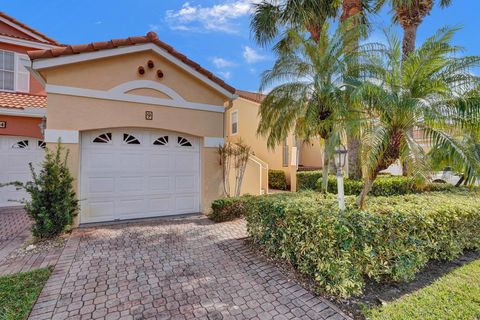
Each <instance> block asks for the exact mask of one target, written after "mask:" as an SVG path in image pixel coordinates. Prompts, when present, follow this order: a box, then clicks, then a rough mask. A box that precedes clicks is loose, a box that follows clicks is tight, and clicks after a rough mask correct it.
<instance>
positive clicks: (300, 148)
mask: <svg viewBox="0 0 480 320" xmlns="http://www.w3.org/2000/svg"><path fill="white" fill-rule="evenodd" d="M236 92H237V95H238V99H236V100H234V101H233V104H232V106H231V108H229V109H228V110H227V113H226V119H227V132H226V137H227V139H228V140H230V141H238V140H240V139H241V140H242V141H243V142H244V143H246V144H247V145H249V146H251V147H252V150H253V153H254V155H255V156H256V157H257V158H258V159H260V160H262V161H263V162H265V163H267V164H268V168H269V169H274V170H283V171H284V172H285V175H286V177H287V183H289V184H292V183H293V184H295V181H292V179H291V178H292V177H294V176H295V173H296V171H297V169H298V170H303V169H319V168H321V167H322V154H323V151H322V147H321V146H320V142H319V141H318V142H313V141H312V142H301V141H297V139H295V136H294V135H293V134H290V135H289V136H288V137H287V138H286V139H285V142H284V144H283V145H280V146H278V147H276V148H274V149H273V150H272V149H270V148H268V147H267V138H266V137H263V136H260V135H258V134H257V128H258V124H259V122H260V117H259V115H258V112H259V107H260V104H261V103H262V101H263V99H264V98H265V95H263V94H261V93H256V92H248V91H241V90H237V91H236ZM245 183H246V184H249V183H250V182H249V181H246V182H245Z"/></svg>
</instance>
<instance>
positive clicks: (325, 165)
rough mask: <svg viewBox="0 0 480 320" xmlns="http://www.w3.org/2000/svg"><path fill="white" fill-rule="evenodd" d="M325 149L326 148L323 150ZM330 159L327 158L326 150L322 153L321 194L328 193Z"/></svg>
mask: <svg viewBox="0 0 480 320" xmlns="http://www.w3.org/2000/svg"><path fill="white" fill-rule="evenodd" d="M325 149H326V148H325ZM329 165H330V159H329V158H328V154H327V150H325V151H324V152H323V168H322V192H323V193H328V171H329V170H328V169H329V168H328V167H329Z"/></svg>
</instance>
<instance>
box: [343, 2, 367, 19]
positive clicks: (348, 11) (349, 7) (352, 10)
mask: <svg viewBox="0 0 480 320" xmlns="http://www.w3.org/2000/svg"><path fill="white" fill-rule="evenodd" d="M362 10H363V6H362V0H342V16H341V17H340V20H341V21H342V22H343V21H345V20H348V19H350V18H351V17H354V16H356V15H357V14H359V13H362Z"/></svg>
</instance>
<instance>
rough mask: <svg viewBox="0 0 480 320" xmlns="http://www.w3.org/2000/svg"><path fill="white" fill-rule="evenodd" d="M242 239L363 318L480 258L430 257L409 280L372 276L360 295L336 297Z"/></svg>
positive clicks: (318, 292)
mask: <svg viewBox="0 0 480 320" xmlns="http://www.w3.org/2000/svg"><path fill="white" fill-rule="evenodd" d="M245 243H246V244H247V245H248V246H249V248H251V249H252V250H253V251H255V252H257V253H258V254H259V255H261V256H263V257H266V259H267V260H268V261H269V263H271V264H273V265H275V266H276V267H277V268H278V269H279V270H280V271H281V272H282V273H284V274H285V276H286V277H288V279H289V280H292V281H296V282H298V283H299V284H300V285H302V286H303V287H304V288H305V289H307V290H309V291H311V292H312V293H314V294H316V295H319V296H321V297H323V298H324V299H327V300H329V301H330V302H332V303H333V304H335V305H336V306H338V307H339V308H340V309H341V310H342V311H343V312H344V313H346V314H347V315H349V316H350V317H352V318H353V319H362V320H363V319H365V316H364V315H363V313H362V311H361V310H362V308H364V307H374V306H378V305H380V304H383V303H385V302H388V301H391V300H395V299H398V298H399V297H401V296H403V295H405V294H408V293H411V292H414V291H416V290H419V289H421V288H423V287H425V286H428V285H429V284H431V283H432V282H434V281H435V280H436V279H438V278H439V277H441V276H443V275H444V274H446V273H448V272H450V271H452V270H454V269H456V268H458V267H461V266H463V265H465V264H467V263H469V262H472V261H474V260H477V259H480V251H472V252H466V253H465V254H463V255H462V256H460V257H458V258H457V259H455V260H452V261H436V260H434V261H430V262H429V263H427V265H426V266H425V268H424V269H423V270H422V271H421V272H419V273H418V274H417V276H416V278H415V279H414V280H412V281H410V282H401V283H398V282H396V283H393V282H391V283H377V282H375V281H372V280H368V279H367V280H366V285H365V288H364V292H363V295H362V296H359V297H354V298H349V299H339V298H336V297H332V296H329V295H327V294H325V292H323V290H322V289H321V288H320V287H319V286H318V284H317V283H316V282H315V281H314V280H313V279H311V278H310V277H308V276H306V275H303V274H301V273H300V272H298V271H297V270H296V269H295V268H294V267H293V266H292V265H291V264H289V263H288V262H286V261H284V260H281V259H276V258H272V257H270V256H268V255H267V254H266V253H265V251H264V250H263V249H262V248H261V247H259V246H258V245H255V244H253V243H252V241H251V240H250V239H248V238H247V239H245Z"/></svg>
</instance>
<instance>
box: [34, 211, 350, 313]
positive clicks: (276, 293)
mask: <svg viewBox="0 0 480 320" xmlns="http://www.w3.org/2000/svg"><path fill="white" fill-rule="evenodd" d="M245 236H246V232H245V224H244V222H243V221H241V220H239V221H235V222H228V223H222V224H213V223H212V222H210V221H209V220H207V219H206V218H204V217H199V216H197V217H188V218H182V219H169V220H154V221H146V222H141V223H132V224H118V225H111V226H106V227H96V228H88V229H81V228H80V229H77V230H75V231H74V233H73V235H72V236H71V237H70V239H69V242H68V243H67V245H66V247H65V249H64V251H63V253H62V256H61V257H60V259H59V261H58V263H57V266H56V268H55V270H54V272H53V274H52V276H51V277H50V279H49V280H48V282H47V284H46V286H45V287H44V289H43V291H42V293H41V295H40V298H39V300H38V301H37V304H36V305H35V306H34V309H33V311H32V313H31V314H30V319H67V318H69V319H119V318H122V319H332V320H333V319H345V316H343V315H342V314H341V313H340V312H339V310H338V309H336V307H334V306H333V305H331V304H330V303H329V302H327V301H324V300H323V299H321V298H319V297H315V296H313V295H312V294H310V293H309V292H307V291H306V290H305V289H303V288H302V287H300V286H299V285H297V284H295V283H294V282H290V281H288V279H287V278H286V277H285V276H284V275H282V274H281V273H280V272H279V271H278V270H277V269H276V268H275V267H273V266H272V265H269V264H268V262H267V261H266V260H265V259H264V258H262V257H260V256H258V255H257V254H255V253H254V252H252V251H251V250H250V249H249V248H248V247H247V246H246V245H245V243H244V241H243V239H242V238H243V237H245Z"/></svg>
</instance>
